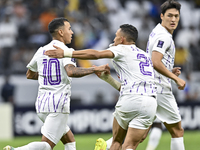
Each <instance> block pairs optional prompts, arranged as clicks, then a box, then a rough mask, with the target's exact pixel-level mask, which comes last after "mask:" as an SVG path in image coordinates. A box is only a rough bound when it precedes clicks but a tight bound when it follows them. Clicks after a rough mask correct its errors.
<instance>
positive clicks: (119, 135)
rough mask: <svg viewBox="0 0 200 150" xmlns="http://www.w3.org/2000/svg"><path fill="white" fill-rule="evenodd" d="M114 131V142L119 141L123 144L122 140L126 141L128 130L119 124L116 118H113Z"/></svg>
mask: <svg viewBox="0 0 200 150" xmlns="http://www.w3.org/2000/svg"><path fill="white" fill-rule="evenodd" d="M112 132H113V142H118V143H120V144H122V142H123V141H124V138H125V136H126V132H127V130H125V129H123V128H122V127H121V126H120V125H119V124H118V122H117V120H116V119H115V118H114V119H113V128H112Z"/></svg>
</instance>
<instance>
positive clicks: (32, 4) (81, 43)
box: [0, 0, 200, 99]
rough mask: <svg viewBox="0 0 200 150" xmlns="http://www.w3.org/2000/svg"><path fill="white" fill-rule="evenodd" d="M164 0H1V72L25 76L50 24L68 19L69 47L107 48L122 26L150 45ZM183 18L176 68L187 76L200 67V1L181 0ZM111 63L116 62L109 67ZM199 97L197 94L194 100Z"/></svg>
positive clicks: (82, 63) (81, 63) (46, 37)
mask: <svg viewBox="0 0 200 150" xmlns="http://www.w3.org/2000/svg"><path fill="white" fill-rule="evenodd" d="M163 2H164V0H151V1H140V0H31V1H28V0H15V1H13V0H1V1H0V75H7V74H25V73H26V70H27V68H26V65H27V64H28V62H29V61H30V59H31V58H32V57H33V55H34V53H35V52H36V50H37V49H38V47H40V46H41V45H45V44H47V43H49V42H50V40H51V38H50V35H49V33H48V28H47V26H48V23H49V22H50V21H51V20H52V19H53V18H55V17H61V16H64V17H66V18H67V19H68V20H69V21H70V23H71V25H72V30H73V31H74V37H73V40H72V43H71V45H70V47H73V48H74V49H76V50H79V49H85V48H93V49H105V48H107V47H108V45H109V44H110V43H111V42H112V40H113V38H114V36H115V31H116V30H117V29H118V28H119V26H120V25H121V24H124V23H129V24H132V25H134V26H135V27H136V28H137V29H138V31H139V39H138V41H137V46H138V47H140V48H142V49H146V43H147V40H148V35H149V33H150V32H151V30H152V29H153V27H154V26H155V25H156V24H157V23H159V22H160V16H159V14H160V12H159V6H160V5H161V4H162V3H163ZM179 2H180V3H181V5H182V8H181V20H180V23H179V26H178V28H177V30H176V31H175V32H174V35H173V37H174V40H175V44H176V48H177V49H176V59H175V66H180V67H182V72H184V73H185V75H186V77H185V78H186V79H188V80H190V78H191V72H195V71H197V72H198V71H200V65H199V64H200V1H199V0H192V1H191V0H184V1H180V0H179ZM99 63H101V64H105V63H108V60H106V59H104V60H101V61H86V60H84V61H83V60H79V61H78V65H79V66H82V67H89V66H91V65H92V64H95V65H99ZM110 66H111V65H110ZM193 99H194V98H193Z"/></svg>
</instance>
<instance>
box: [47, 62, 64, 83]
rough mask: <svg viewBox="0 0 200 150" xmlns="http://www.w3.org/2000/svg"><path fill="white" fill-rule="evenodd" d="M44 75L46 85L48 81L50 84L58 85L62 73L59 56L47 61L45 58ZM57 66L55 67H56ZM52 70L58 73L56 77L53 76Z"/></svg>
mask: <svg viewBox="0 0 200 150" xmlns="http://www.w3.org/2000/svg"><path fill="white" fill-rule="evenodd" d="M43 65H44V68H43V76H44V85H47V84H48V83H49V84H50V85H58V84H60V82H61V75H60V62H59V60H58V59H57V58H51V59H49V61H48V62H47V59H43ZM54 68H55V69H54ZM52 72H55V73H56V79H54V78H53V77H52Z"/></svg>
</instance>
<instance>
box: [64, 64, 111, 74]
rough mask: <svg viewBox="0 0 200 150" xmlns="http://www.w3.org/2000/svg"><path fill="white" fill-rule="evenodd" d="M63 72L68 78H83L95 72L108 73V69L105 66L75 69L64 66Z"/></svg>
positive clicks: (71, 66)
mask: <svg viewBox="0 0 200 150" xmlns="http://www.w3.org/2000/svg"><path fill="white" fill-rule="evenodd" d="M65 70H66V72H67V75H68V76H69V77H83V76H86V75H89V74H92V73H96V72H103V71H104V72H106V73H110V67H109V66H108V64H107V65H102V66H95V67H90V68H82V67H75V66H74V65H71V64H69V65H66V66H65Z"/></svg>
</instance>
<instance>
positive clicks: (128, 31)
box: [120, 24, 138, 42]
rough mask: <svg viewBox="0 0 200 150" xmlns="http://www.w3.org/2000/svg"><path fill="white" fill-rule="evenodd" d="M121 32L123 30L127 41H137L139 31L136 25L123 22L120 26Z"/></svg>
mask: <svg viewBox="0 0 200 150" xmlns="http://www.w3.org/2000/svg"><path fill="white" fill-rule="evenodd" d="M120 28H121V32H123V33H124V34H125V36H126V40H127V42H131V41H133V42H136V41H137V38H138V31H137V29H136V27H134V26H132V25H130V24H123V25H121V26H120Z"/></svg>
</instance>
